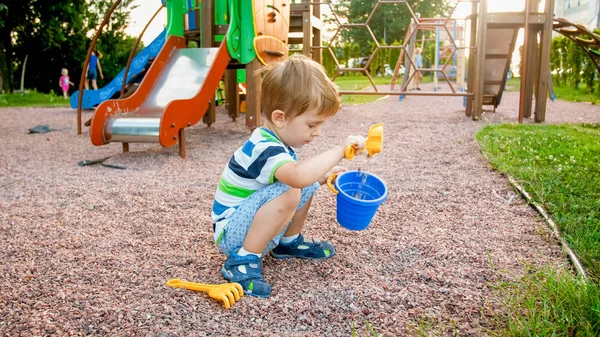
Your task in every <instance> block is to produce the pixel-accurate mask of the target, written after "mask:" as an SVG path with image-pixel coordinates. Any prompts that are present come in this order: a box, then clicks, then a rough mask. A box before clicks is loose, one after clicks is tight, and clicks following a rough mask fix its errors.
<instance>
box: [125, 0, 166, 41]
mask: <svg viewBox="0 0 600 337" xmlns="http://www.w3.org/2000/svg"><path fill="white" fill-rule="evenodd" d="M134 3H135V4H136V5H138V8H136V9H135V10H133V11H132V12H131V22H130V23H129V27H128V28H127V29H126V30H125V32H126V33H127V34H129V35H131V36H136V37H137V36H139V35H140V34H141V33H142V30H144V27H145V26H146V24H147V23H148V21H150V19H151V18H152V15H154V13H156V10H158V8H159V7H160V3H161V1H160V0H136V1H134ZM166 24H167V11H166V9H162V10H161V12H160V13H158V15H157V16H156V18H154V20H153V21H152V23H151V24H150V26H148V28H147V29H146V32H145V33H144V36H143V37H142V41H143V42H144V45H145V46H147V45H149V44H150V43H151V42H152V41H153V40H154V38H155V37H157V36H158V34H160V32H162V31H163V29H164V27H165V25H166Z"/></svg>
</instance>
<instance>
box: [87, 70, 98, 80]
mask: <svg viewBox="0 0 600 337" xmlns="http://www.w3.org/2000/svg"><path fill="white" fill-rule="evenodd" d="M97 78H98V72H96V69H89V70H88V72H87V79H88V80H95V79H97Z"/></svg>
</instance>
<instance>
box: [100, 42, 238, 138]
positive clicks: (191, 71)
mask: <svg viewBox="0 0 600 337" xmlns="http://www.w3.org/2000/svg"><path fill="white" fill-rule="evenodd" d="M184 46H185V39H184V38H181V37H177V36H171V37H169V39H168V40H167V42H166V43H165V46H164V48H163V50H162V51H161V52H160V53H159V55H158V56H157V58H156V60H155V61H154V63H153V64H152V66H151V67H150V69H149V70H148V73H147V74H146V77H145V78H144V79H143V81H142V83H141V84H140V86H139V88H138V89H137V90H136V92H135V93H134V94H133V95H131V96H130V97H128V98H125V99H121V100H108V101H106V102H104V103H102V104H101V105H100V106H99V107H98V109H97V110H96V113H95V114H94V117H93V119H92V125H91V128H90V138H91V140H92V143H93V144H94V145H103V144H106V143H109V142H123V143H133V142H159V143H160V144H161V145H162V146H165V147H166V146H171V145H174V144H175V143H176V142H177V135H178V132H179V130H180V129H182V128H184V127H189V126H191V125H194V124H196V123H197V122H198V121H200V119H201V118H202V116H203V115H204V113H205V112H206V109H207V107H208V103H209V101H210V100H212V99H213V96H214V93H215V90H216V88H217V86H218V84H219V80H220V79H221V77H222V76H223V73H224V72H225V69H226V68H227V64H228V63H229V53H228V52H227V46H226V44H225V43H222V44H221V46H220V47H219V48H192V49H183V47H184Z"/></svg>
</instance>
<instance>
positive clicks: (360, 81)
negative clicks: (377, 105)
mask: <svg viewBox="0 0 600 337" xmlns="http://www.w3.org/2000/svg"><path fill="white" fill-rule="evenodd" d="M372 78H373V82H375V84H376V85H381V84H390V82H391V80H392V78H391V77H376V76H373V77H372ZM399 79H400V81H401V80H402V78H399ZM400 83H402V82H400ZM335 84H337V85H338V86H339V88H340V90H362V89H364V88H369V87H372V85H371V82H370V81H369V79H368V78H367V77H366V76H364V75H349V76H340V77H338V78H336V79H335ZM381 97H383V96H382V95H342V105H353V104H364V103H369V102H374V101H376V100H378V99H380V98H381Z"/></svg>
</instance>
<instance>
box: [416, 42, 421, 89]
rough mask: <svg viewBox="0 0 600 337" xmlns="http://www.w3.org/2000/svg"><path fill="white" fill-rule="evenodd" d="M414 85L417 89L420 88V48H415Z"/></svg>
mask: <svg viewBox="0 0 600 337" xmlns="http://www.w3.org/2000/svg"><path fill="white" fill-rule="evenodd" d="M415 67H416V69H415V87H416V89H417V90H421V88H420V87H419V85H420V84H421V68H423V56H422V55H421V48H416V49H415Z"/></svg>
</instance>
